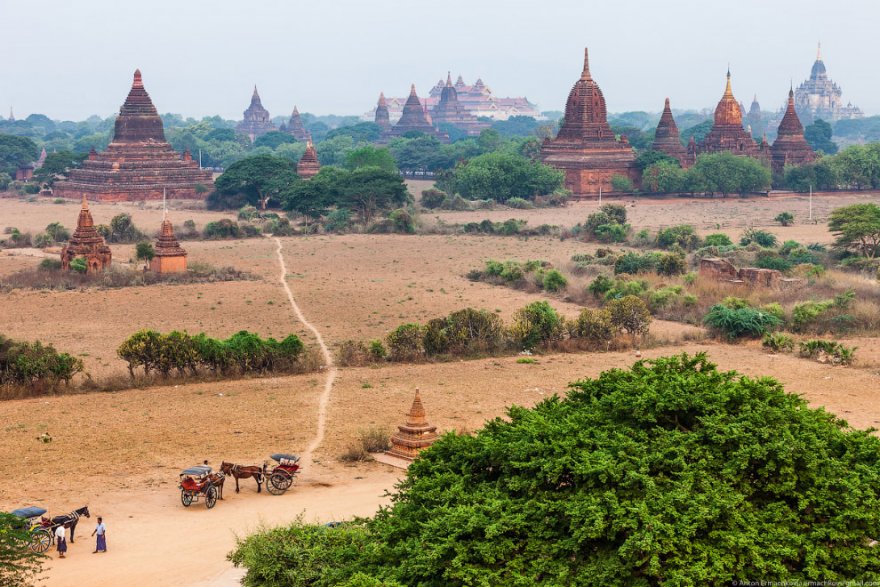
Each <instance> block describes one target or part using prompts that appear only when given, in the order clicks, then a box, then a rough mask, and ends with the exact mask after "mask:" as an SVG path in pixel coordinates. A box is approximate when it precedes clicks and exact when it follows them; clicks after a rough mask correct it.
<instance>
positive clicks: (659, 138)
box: [651, 98, 693, 167]
mask: <svg viewBox="0 0 880 587" xmlns="http://www.w3.org/2000/svg"><path fill="white" fill-rule="evenodd" d="M651 149H652V150H654V151H660V152H661V153H665V154H667V155H669V156H670V157H674V158H675V159H678V162H679V163H680V164H681V166H682V167H689V166H690V165H691V163H693V162H692V161H691V160H690V159H689V158H688V153H687V150H686V149H685V148H684V146H683V145H682V144H681V135H680V134H679V132H678V125H676V124H675V118H673V117H672V109H671V108H670V107H669V98H666V104H664V106H663V114H661V115H660V122H659V123H657V130H656V131H655V132H654V143H653V144H652V145H651Z"/></svg>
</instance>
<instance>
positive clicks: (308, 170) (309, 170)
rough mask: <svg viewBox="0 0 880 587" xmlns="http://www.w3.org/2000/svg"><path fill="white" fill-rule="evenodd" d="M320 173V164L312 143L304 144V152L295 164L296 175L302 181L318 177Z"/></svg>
mask: <svg viewBox="0 0 880 587" xmlns="http://www.w3.org/2000/svg"><path fill="white" fill-rule="evenodd" d="M319 171H321V164H320V163H319V162H318V153H317V152H316V151H315V146H314V145H313V144H312V141H311V140H310V141H309V142H307V143H306V152H305V153H303V156H302V157H301V158H300V160H299V163H297V164H296V174H297V175H298V176H300V177H301V178H303V179H310V178H312V177H315V176H316V175H318V172H319Z"/></svg>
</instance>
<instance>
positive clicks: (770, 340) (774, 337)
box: [761, 332, 794, 353]
mask: <svg viewBox="0 0 880 587" xmlns="http://www.w3.org/2000/svg"><path fill="white" fill-rule="evenodd" d="M761 346H763V347H764V348H765V349H769V350H770V351H771V352H774V353H783V352H791V351H792V350H793V349H794V340H793V339H792V338H791V337H790V336H788V335H787V334H783V333H782V332H767V333H765V334H764V337H763V338H762V339H761Z"/></svg>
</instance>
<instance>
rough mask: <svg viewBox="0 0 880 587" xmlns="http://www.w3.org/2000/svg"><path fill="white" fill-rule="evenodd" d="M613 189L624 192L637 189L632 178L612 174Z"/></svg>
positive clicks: (628, 192) (627, 192)
mask: <svg viewBox="0 0 880 587" xmlns="http://www.w3.org/2000/svg"><path fill="white" fill-rule="evenodd" d="M611 189H612V190H614V191H615V192H621V193H624V194H631V193H632V192H634V191H635V188H634V187H633V182H632V180H631V179H630V178H628V177H627V176H625V175H613V176H611Z"/></svg>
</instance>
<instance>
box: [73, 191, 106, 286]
mask: <svg viewBox="0 0 880 587" xmlns="http://www.w3.org/2000/svg"><path fill="white" fill-rule="evenodd" d="M77 257H82V258H83V259H85V260H86V268H87V269H86V271H87V272H88V273H97V272H99V271H103V270H104V269H106V268H107V267H109V266H110V261H111V259H112V254H111V252H110V247H108V246H107V243H105V242H104V237H102V236H101V235H100V234H98V231H97V230H96V229H95V221H94V220H93V219H92V213H91V212H90V211H89V201H88V200H87V199H86V197H85V195H83V197H82V209H81V210H80V211H79V218H78V219H77V221H76V230H74V231H73V235H72V236H71V237H70V240H69V241H67V244H66V245H64V248H63V249H61V269H63V270H64V271H70V263H71V261H73V260H74V259H76V258H77Z"/></svg>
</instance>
